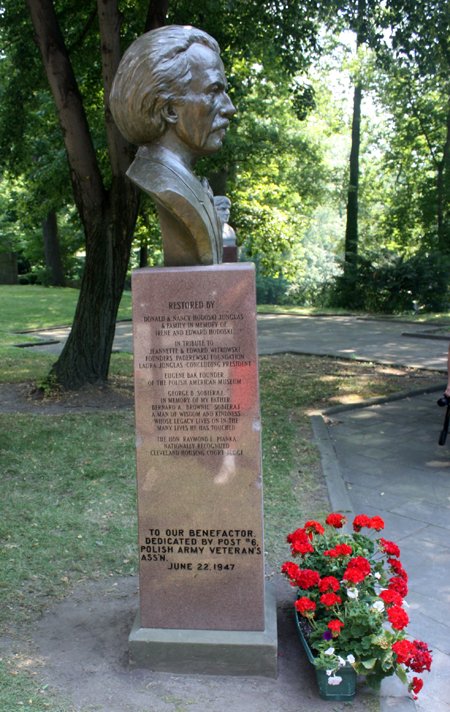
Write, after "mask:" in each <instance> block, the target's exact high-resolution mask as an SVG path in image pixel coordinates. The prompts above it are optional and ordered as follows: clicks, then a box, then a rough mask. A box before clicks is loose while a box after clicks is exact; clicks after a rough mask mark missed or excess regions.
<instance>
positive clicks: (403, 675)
mask: <svg viewBox="0 0 450 712" xmlns="http://www.w3.org/2000/svg"><path fill="white" fill-rule="evenodd" d="M395 674H396V675H397V677H399V678H400V680H401V681H402V682H403V684H404V685H407V684H408V678H407V677H406V672H405V671H404V669H403V668H402V667H400V665H399V666H398V667H397V669H396V671H395Z"/></svg>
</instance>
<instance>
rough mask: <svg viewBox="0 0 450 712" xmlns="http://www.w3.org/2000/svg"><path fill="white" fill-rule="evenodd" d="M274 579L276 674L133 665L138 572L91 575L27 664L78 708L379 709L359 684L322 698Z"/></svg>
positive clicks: (290, 594) (113, 711) (283, 589)
mask: <svg viewBox="0 0 450 712" xmlns="http://www.w3.org/2000/svg"><path fill="white" fill-rule="evenodd" d="M275 581H276V585H277V609H278V640H279V657H278V660H279V663H278V678H277V679H276V680H271V679H264V678H258V677H242V678H241V677H219V676H206V675H205V676H201V675H174V674H169V673H155V672H152V671H150V670H133V671H130V670H129V668H128V651H127V639H128V634H129V631H130V629H131V626H132V622H133V619H134V616H135V615H136V611H137V607H138V580H137V578H134V577H133V578H111V579H110V580H108V581H101V582H90V581H86V582H84V583H82V584H80V585H79V586H78V588H77V589H76V590H75V592H74V593H73V594H72V595H71V596H69V597H68V598H67V599H66V600H65V601H63V602H62V603H59V604H57V605H55V606H54V607H52V608H50V609H49V610H48V611H47V612H46V614H45V615H44V616H43V618H42V619H41V620H40V622H39V623H38V625H37V627H36V630H35V632H34V635H33V642H32V643H31V648H30V649H29V653H28V655H27V656H26V660H25V662H26V665H27V668H28V670H29V671H30V672H31V673H33V672H36V673H37V676H38V679H39V680H40V681H42V686H43V687H44V686H46V685H48V687H46V688H45V692H44V694H46V695H49V696H50V697H51V696H52V693H53V694H54V692H56V691H58V692H59V693H61V694H62V695H63V696H64V697H65V698H66V699H69V700H70V701H71V702H72V704H73V706H74V708H75V709H76V710H77V711H78V710H79V711H80V712H81V711H83V712H84V711H86V712H87V711H89V712H91V711H92V712H93V711H94V710H97V711H98V712H130V710H132V711H133V712H144V711H145V712H153V711H154V712H206V711H207V712H237V711H239V712H325V711H327V712H331V710H339V711H340V710H347V709H351V710H352V711H353V712H376V710H378V697H377V695H375V694H374V693H372V691H370V690H369V689H368V688H367V687H365V686H364V685H363V684H362V683H361V684H358V689H357V694H356V697H355V699H354V701H353V702H352V704H351V705H350V704H349V703H345V702H333V703H332V702H325V701H323V700H321V699H320V697H319V694H318V689H317V684H316V680H315V677H314V672H313V670H312V666H311V665H310V663H309V662H308V660H307V658H306V655H305V653H304V651H303V649H302V648H301V645H300V642H299V640H298V637H297V633H296V629H295V624H294V619H293V613H292V606H293V601H294V591H293V589H291V588H290V587H289V586H288V585H287V583H286V582H285V581H284V580H283V579H282V578H281V576H279V575H278V574H276V575H275ZM12 647H13V650H12V651H11V652H15V650H14V646H12Z"/></svg>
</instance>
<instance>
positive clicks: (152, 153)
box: [136, 143, 213, 203]
mask: <svg viewBox="0 0 450 712" xmlns="http://www.w3.org/2000/svg"><path fill="white" fill-rule="evenodd" d="M136 158H143V159H144V160H145V161H150V162H152V163H154V162H157V163H160V164H161V165H162V166H164V167H165V168H167V169H169V170H171V171H173V172H174V173H175V174H176V176H177V178H178V179H179V180H182V181H183V183H184V184H185V185H186V187H187V188H188V189H189V190H191V191H192V192H193V193H194V195H195V197H196V198H197V200H199V201H200V202H201V203H204V201H205V192H206V194H207V195H208V197H209V198H210V199H211V202H213V200H212V199H213V193H212V190H211V188H210V186H209V183H208V181H207V180H206V178H202V179H201V180H200V178H199V177H198V176H197V175H196V174H195V173H194V171H191V169H190V168H187V166H185V165H184V163H182V161H181V160H180V159H179V158H178V156H177V155H176V154H175V153H173V152H172V151H170V150H169V149H168V148H165V146H159V145H158V144H155V143H150V144H148V145H146V146H141V147H140V148H139V150H138V152H137V155H136Z"/></svg>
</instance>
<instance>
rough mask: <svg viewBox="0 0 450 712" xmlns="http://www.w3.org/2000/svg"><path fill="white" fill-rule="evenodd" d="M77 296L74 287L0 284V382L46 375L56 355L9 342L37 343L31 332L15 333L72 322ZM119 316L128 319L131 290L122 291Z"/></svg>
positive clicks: (31, 378)
mask: <svg viewBox="0 0 450 712" xmlns="http://www.w3.org/2000/svg"><path fill="white" fill-rule="evenodd" d="M78 295H79V291H78V290H77V289H60V288H58V287H41V286H39V285H35V284H33V285H14V286H9V285H0V383H2V382H9V383H12V382H15V383H21V382H24V381H30V380H39V379H41V378H44V377H45V376H46V375H47V373H48V371H49V370H50V367H51V366H52V364H53V363H54V362H55V361H56V357H55V356H52V354H37V353H30V352H29V351H27V349H20V350H19V349H16V348H12V347H11V345H12V344H25V343H32V342H34V341H36V342H37V343H38V342H39V339H36V338H35V337H33V336H30V334H17V333H14V332H17V331H24V330H27V329H45V328H49V327H51V326H65V325H68V324H71V323H72V320H73V315H74V313H75V308H76V305H77V300H78ZM118 318H119V319H131V292H124V293H123V296H122V301H121V303H120V307H119V313H118Z"/></svg>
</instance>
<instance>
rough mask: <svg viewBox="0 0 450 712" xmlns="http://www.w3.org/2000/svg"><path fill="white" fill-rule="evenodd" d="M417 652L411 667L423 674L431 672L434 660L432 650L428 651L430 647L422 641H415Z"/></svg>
mask: <svg viewBox="0 0 450 712" xmlns="http://www.w3.org/2000/svg"><path fill="white" fill-rule="evenodd" d="M414 646H415V652H414V657H413V658H412V659H411V661H410V664H409V667H410V668H411V670H414V672H423V671H424V670H428V672H430V667H431V663H432V662H433V658H432V657H431V655H430V653H431V652H432V651H431V650H429V649H428V645H427V644H426V643H424V642H423V641H421V640H415V641H414Z"/></svg>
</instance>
